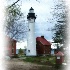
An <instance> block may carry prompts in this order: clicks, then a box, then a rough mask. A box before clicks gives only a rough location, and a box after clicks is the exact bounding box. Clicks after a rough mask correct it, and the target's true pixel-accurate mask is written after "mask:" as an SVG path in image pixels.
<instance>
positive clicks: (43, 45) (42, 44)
mask: <svg viewBox="0 0 70 70" xmlns="http://www.w3.org/2000/svg"><path fill="white" fill-rule="evenodd" d="M36 51H37V55H49V54H51V43H50V42H49V41H47V40H46V39H45V38H44V36H41V37H37V38H36Z"/></svg>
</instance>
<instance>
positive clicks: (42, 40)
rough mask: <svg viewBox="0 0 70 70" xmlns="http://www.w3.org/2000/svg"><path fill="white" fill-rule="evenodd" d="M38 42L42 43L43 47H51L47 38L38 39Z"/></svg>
mask: <svg viewBox="0 0 70 70" xmlns="http://www.w3.org/2000/svg"><path fill="white" fill-rule="evenodd" d="M36 41H39V42H41V43H42V44H43V45H51V43H50V42H49V41H47V40H46V39H45V38H42V37H37V38H36Z"/></svg>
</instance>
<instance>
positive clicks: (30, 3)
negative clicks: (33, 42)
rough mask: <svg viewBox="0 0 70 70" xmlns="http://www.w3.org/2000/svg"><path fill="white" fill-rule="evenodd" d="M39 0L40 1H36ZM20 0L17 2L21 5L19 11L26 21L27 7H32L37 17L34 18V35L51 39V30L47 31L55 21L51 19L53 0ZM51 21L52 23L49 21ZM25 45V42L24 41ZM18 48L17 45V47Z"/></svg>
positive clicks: (12, 0) (9, 2)
mask: <svg viewBox="0 0 70 70" xmlns="http://www.w3.org/2000/svg"><path fill="white" fill-rule="evenodd" d="M15 1H16V0H10V1H9V0H8V2H7V3H8V4H12V3H13V2H15ZM38 1H40V2H38ZM38 1H36V0H20V1H19V2H18V4H19V5H20V7H21V12H22V13H23V14H24V16H25V20H26V21H27V15H28V13H29V9H30V8H31V7H33V9H34V12H35V14H36V15H37V18H36V20H35V36H36V37H38V36H42V35H43V36H44V37H45V38H46V39H47V40H48V41H52V36H53V32H52V31H49V30H48V29H51V28H53V27H54V24H55V22H54V21H53V20H52V18H53V16H52V11H53V10H52V9H51V8H53V7H54V3H53V0H38ZM51 22H52V23H51ZM24 44H25V46H26V42H25V43H24ZM18 48H19V47H18Z"/></svg>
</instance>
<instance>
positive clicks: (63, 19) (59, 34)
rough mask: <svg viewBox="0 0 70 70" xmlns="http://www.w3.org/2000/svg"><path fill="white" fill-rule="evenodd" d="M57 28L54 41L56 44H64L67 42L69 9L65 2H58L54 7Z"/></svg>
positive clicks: (61, 0) (55, 27)
mask: <svg viewBox="0 0 70 70" xmlns="http://www.w3.org/2000/svg"><path fill="white" fill-rule="evenodd" d="M53 16H54V19H55V22H56V24H55V26H54V28H53V30H54V36H53V40H54V42H56V43H60V44H64V43H65V41H66V27H67V9H66V6H65V3H64V1H63V0H59V1H58V0H57V3H55V6H54V13H53Z"/></svg>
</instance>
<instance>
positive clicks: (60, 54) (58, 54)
mask: <svg viewBox="0 0 70 70" xmlns="http://www.w3.org/2000/svg"><path fill="white" fill-rule="evenodd" d="M56 56H64V54H63V53H62V52H61V51H59V52H58V53H57V54H56Z"/></svg>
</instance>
